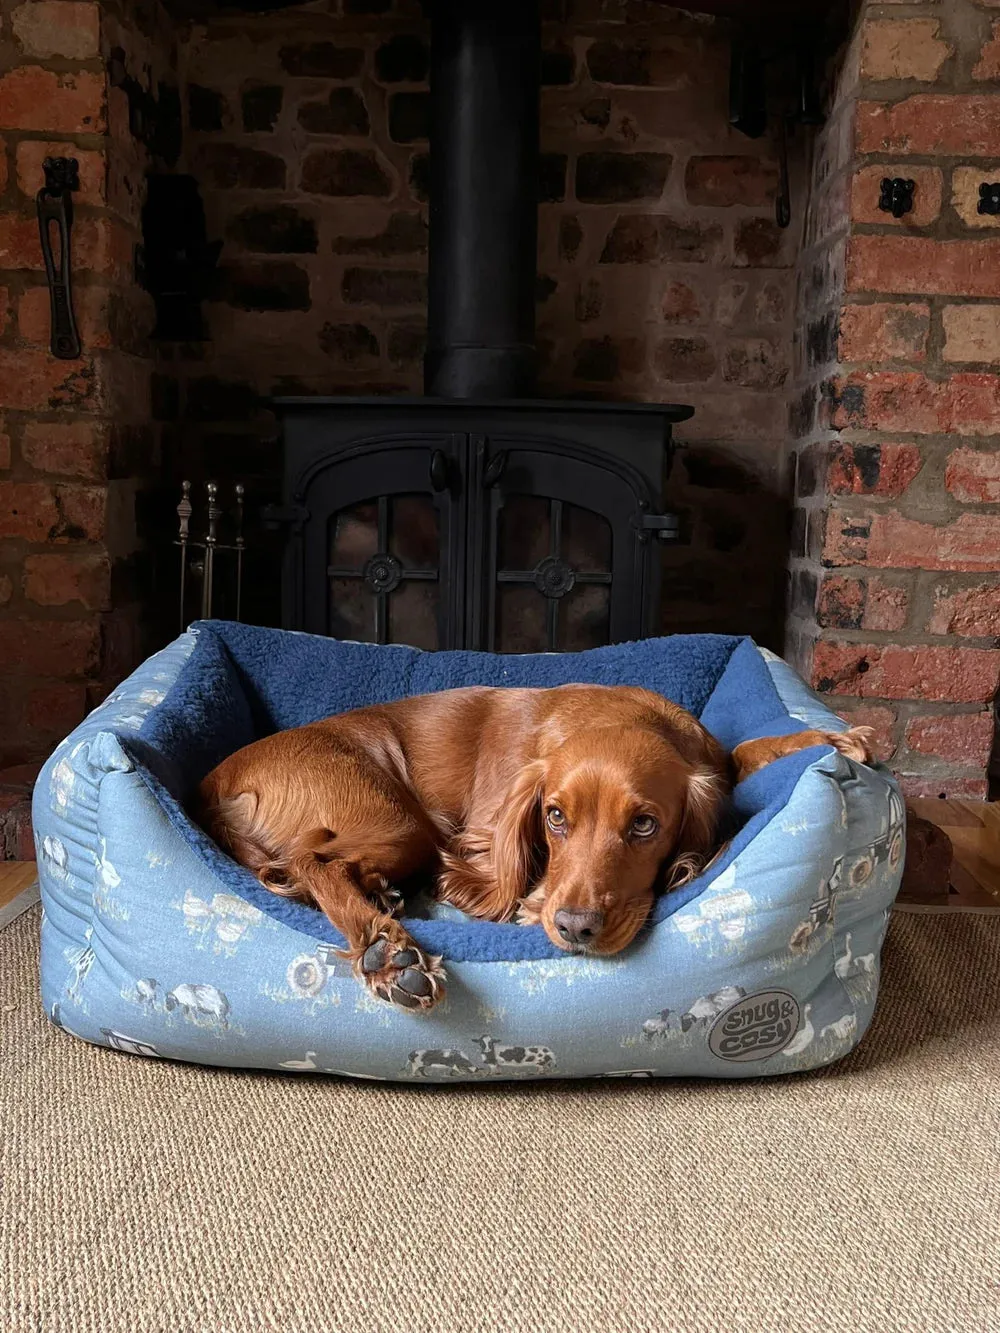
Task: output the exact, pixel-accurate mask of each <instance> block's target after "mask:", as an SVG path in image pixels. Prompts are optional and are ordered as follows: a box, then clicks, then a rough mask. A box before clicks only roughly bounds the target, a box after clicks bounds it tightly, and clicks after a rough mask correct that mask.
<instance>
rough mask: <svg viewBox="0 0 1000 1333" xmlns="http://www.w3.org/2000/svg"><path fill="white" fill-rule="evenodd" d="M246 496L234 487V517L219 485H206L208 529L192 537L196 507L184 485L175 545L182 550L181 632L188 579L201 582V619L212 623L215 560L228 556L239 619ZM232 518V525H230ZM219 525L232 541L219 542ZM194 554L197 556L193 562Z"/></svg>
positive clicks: (241, 489)
mask: <svg viewBox="0 0 1000 1333" xmlns="http://www.w3.org/2000/svg"><path fill="white" fill-rule="evenodd" d="M243 495H244V489H243V485H242V484H241V483H240V482H237V483H236V484H235V486H234V487H233V508H232V512H231V515H230V514H227V513H226V511H225V510H224V509H223V508H222V506H221V505H220V504H219V486H218V483H217V482H214V481H207V482H206V483H205V530H204V535H203V536H201V537H192V535H191V519H192V516H193V514H194V504H193V503H192V500H191V483H190V482H189V481H182V482H181V500H180V504H179V505H178V506H177V519H178V535H177V537H176V539H175V540H174V545H175V546H178V547H180V584H179V596H178V613H179V621H180V628H181V630H183V629H184V627H185V625H186V623H187V617H186V615H185V605H186V601H187V592H188V583H189V580H192V579H193V580H200V581H201V607H200V618H201V619H202V620H209V619H210V618H211V616H212V614H213V605H214V601H215V587H216V558H217V557H218V556H219V555H220V554H222V553H223V552H226V553H227V563H228V564H229V565H230V568H231V571H232V572H231V583H230V586H231V587H232V589H233V592H234V598H235V600H234V608H235V610H234V614H233V615H232V616H231V619H233V620H239V619H240V609H241V603H242V597H243V554H244V551H245V542H244V540H243ZM230 519H231V522H230ZM220 524H226V525H227V527H228V528H229V531H230V533H231V536H232V540H231V541H220V539H219V534H220ZM192 554H194V555H196V558H195V559H192V558H191V557H192Z"/></svg>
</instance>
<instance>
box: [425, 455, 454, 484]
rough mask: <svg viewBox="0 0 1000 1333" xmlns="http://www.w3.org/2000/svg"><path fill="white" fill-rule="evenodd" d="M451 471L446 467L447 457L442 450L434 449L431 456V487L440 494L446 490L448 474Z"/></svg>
mask: <svg viewBox="0 0 1000 1333" xmlns="http://www.w3.org/2000/svg"><path fill="white" fill-rule="evenodd" d="M450 472H451V469H450V468H449V466H448V455H447V454H446V453H445V452H444V450H443V449H435V450H434V452H433V453H432V454H431V467H430V473H431V486H432V488H433V489H434V490H435V491H437V492H438V493H440V492H441V491H444V490H447V489H448V481H449V473H450Z"/></svg>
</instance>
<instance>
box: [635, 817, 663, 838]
mask: <svg viewBox="0 0 1000 1333" xmlns="http://www.w3.org/2000/svg"><path fill="white" fill-rule="evenodd" d="M659 827H660V826H659V824H657V822H656V820H655V819H654V818H653V816H652V815H636V817H635V819H633V820H632V832H633V833H634V834H635V836H636V837H637V838H651V837H652V836H653V834H654V833H655V832H656V830H657V829H658V828H659Z"/></svg>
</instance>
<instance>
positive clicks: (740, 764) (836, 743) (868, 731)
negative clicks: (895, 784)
mask: <svg viewBox="0 0 1000 1333" xmlns="http://www.w3.org/2000/svg"><path fill="white" fill-rule="evenodd" d="M874 734H875V733H874V731H873V730H872V728H871V727H851V729H850V730H849V731H800V732H797V733H796V734H795V735H794V736H764V737H762V738H761V739H760V740H757V741H744V742H743V744H742V745H737V747H736V749H735V750H734V751H733V753H732V765H733V781H734V782H737V783H738V782H742V781H743V779H744V778H748V777H749V776H750V774H751V773H756V772H757V770H758V769H761V768H765V767H766V766H767V765H768V764H773V763H774V761H775V759H781V758H782V757H783V756H784V755H786V754H794V753H795V752H796V751H797V750H808V749H809V747H810V746H812V745H832V746H833V748H834V749H835V750H839V751H840V753H841V754H843V755H846V756H847V758H848V759H854V760H856V761H857V762H858V763H859V764H872V763H874V762H875V755H874V752H873V750H872V747H871V741H872V737H873V736H874Z"/></svg>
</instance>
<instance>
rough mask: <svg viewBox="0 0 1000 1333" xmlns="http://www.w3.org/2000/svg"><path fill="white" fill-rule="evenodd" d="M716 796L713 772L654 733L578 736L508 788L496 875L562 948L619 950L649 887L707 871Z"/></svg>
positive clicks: (651, 892) (651, 891) (603, 730)
mask: <svg viewBox="0 0 1000 1333" xmlns="http://www.w3.org/2000/svg"><path fill="white" fill-rule="evenodd" d="M723 795H724V787H723V782H722V780H721V778H720V776H719V775H718V773H717V772H716V770H715V769H713V768H712V767H710V766H708V765H702V764H698V763H693V762H691V761H690V760H689V759H685V758H683V757H682V756H681V754H680V753H679V751H678V750H677V749H676V748H675V747H674V746H673V745H672V744H671V742H670V741H669V740H668V739H667V738H666V737H665V736H664V735H663V734H661V733H660V732H658V731H656V730H655V729H653V728H646V727H626V728H615V727H599V728H594V729H593V730H586V731H582V732H579V733H577V734H576V735H574V736H572V737H570V738H569V739H567V740H566V741H564V743H563V744H562V745H560V746H559V747H558V748H557V749H555V750H554V751H553V752H552V753H551V754H550V755H548V757H547V758H545V759H539V760H536V761H535V762H533V763H531V764H528V765H527V766H526V767H525V768H524V769H523V770H522V771H521V773H520V774H519V775H518V777H517V779H516V780H515V782H514V784H513V787H512V789H511V791H510V792H509V793H508V796H507V799H506V801H505V803H504V807H503V809H502V811H501V814H500V818H499V820H498V823H497V829H496V835H495V846H494V864H495V866H496V868H497V874H498V876H499V877H510V878H509V880H508V884H509V886H510V887H511V888H512V889H516V892H517V896H519V897H522V898H525V906H524V911H523V919H525V920H528V921H538V922H540V924H541V925H542V926H544V928H545V931H546V933H547V934H548V936H549V938H550V939H551V940H552V941H553V943H555V944H557V945H558V946H559V947H560V948H561V949H566V950H568V951H570V952H573V953H597V954H613V953H618V952H619V950H621V949H624V948H625V947H626V945H628V944H630V943H631V942H632V940H633V939H634V938H635V936H636V935H637V934H638V932H639V930H640V929H641V928H642V926H643V923H644V922H645V921H646V918H647V917H648V915H649V912H650V909H651V908H652V905H653V900H654V897H655V894H656V891H657V889H658V888H659V887H661V886H662V885H666V886H667V887H676V886H678V885H680V884H684V883H686V882H687V881H688V880H689V879H693V878H694V876H695V875H697V874H698V873H699V872H700V870H701V869H702V867H703V866H704V865H705V863H706V861H707V859H708V857H709V855H710V853H711V850H712V844H713V839H714V836H715V829H716V824H717V821H718V815H719V810H720V806H721V803H722V799H723ZM532 881H535V887H534V889H531V891H530V893H529V889H530V886H531V884H532Z"/></svg>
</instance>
